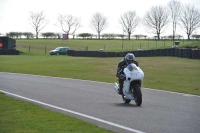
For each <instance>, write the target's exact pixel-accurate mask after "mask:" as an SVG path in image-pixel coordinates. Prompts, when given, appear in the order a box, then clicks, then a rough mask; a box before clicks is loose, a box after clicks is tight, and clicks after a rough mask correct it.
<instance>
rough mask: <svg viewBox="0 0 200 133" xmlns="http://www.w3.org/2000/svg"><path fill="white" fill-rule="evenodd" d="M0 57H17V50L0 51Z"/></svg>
mask: <svg viewBox="0 0 200 133" xmlns="http://www.w3.org/2000/svg"><path fill="white" fill-rule="evenodd" d="M0 55H19V50H15V49H0Z"/></svg>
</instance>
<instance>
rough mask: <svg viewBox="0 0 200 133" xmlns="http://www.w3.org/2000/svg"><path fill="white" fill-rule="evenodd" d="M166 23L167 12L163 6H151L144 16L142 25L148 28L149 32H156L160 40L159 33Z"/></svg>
mask: <svg viewBox="0 0 200 133" xmlns="http://www.w3.org/2000/svg"><path fill="white" fill-rule="evenodd" d="M167 24H168V14H167V10H166V8H165V7H162V6H153V7H152V8H151V10H150V11H148V12H147V13H146V15H145V17H144V25H145V26H146V27H147V28H149V29H150V32H151V33H153V34H156V36H157V38H158V40H160V34H161V33H162V32H163V31H164V29H165V27H166V26H167Z"/></svg>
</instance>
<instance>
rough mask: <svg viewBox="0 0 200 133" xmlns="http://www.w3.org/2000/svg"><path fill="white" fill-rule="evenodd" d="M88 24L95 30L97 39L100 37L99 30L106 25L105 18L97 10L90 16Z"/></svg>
mask: <svg viewBox="0 0 200 133" xmlns="http://www.w3.org/2000/svg"><path fill="white" fill-rule="evenodd" d="M90 24H91V28H92V29H93V30H94V31H96V32H97V34H98V39H100V36H101V32H102V31H103V30H104V29H105V28H107V26H108V22H107V18H106V17H105V16H104V15H103V14H101V13H99V12H97V13H95V14H94V15H93V16H92V19H91V21H90Z"/></svg>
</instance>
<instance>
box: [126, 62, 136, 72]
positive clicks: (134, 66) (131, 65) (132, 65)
mask: <svg viewBox="0 0 200 133" xmlns="http://www.w3.org/2000/svg"><path fill="white" fill-rule="evenodd" d="M126 68H127V69H128V70H129V71H134V70H137V67H136V65H135V64H134V63H131V64H129V65H128V66H127V67H126Z"/></svg>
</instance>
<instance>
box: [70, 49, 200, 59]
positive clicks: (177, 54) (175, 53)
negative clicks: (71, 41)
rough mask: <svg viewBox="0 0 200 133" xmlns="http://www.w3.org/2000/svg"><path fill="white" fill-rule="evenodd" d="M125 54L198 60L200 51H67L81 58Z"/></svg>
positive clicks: (122, 55) (120, 55)
mask: <svg viewBox="0 0 200 133" xmlns="http://www.w3.org/2000/svg"><path fill="white" fill-rule="evenodd" d="M127 53H133V54H134V55H135V56H136V57H152V56H174V57H181V58H190V59H200V49H186V48H169V49H156V50H143V51H125V52H99V51H76V50H69V51H68V55H69V56H82V57H124V56H125V55H126V54H127Z"/></svg>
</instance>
